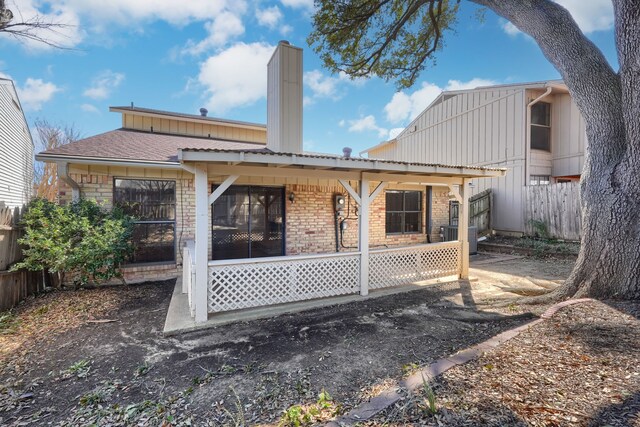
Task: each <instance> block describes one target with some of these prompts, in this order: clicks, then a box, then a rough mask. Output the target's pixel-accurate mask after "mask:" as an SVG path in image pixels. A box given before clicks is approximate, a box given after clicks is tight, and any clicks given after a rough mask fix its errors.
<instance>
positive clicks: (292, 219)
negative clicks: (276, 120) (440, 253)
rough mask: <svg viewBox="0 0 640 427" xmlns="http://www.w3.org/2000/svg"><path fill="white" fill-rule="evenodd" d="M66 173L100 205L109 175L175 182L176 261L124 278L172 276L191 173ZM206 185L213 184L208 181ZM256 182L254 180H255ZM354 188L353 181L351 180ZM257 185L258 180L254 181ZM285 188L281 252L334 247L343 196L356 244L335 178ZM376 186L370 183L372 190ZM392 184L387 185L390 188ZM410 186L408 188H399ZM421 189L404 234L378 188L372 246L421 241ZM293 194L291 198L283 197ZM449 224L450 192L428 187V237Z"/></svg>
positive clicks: (191, 208)
mask: <svg viewBox="0 0 640 427" xmlns="http://www.w3.org/2000/svg"><path fill="white" fill-rule="evenodd" d="M70 177H71V178H72V179H73V180H75V181H76V182H78V184H79V185H80V188H81V195H82V197H84V198H88V199H95V200H96V201H98V202H99V203H101V204H103V205H104V206H105V207H111V206H112V204H113V179H114V178H116V177H120V178H138V179H168V180H174V181H176V260H177V263H168V264H162V265H161V264H155V265H153V264H151V265H140V266H127V267H126V268H125V269H124V273H125V278H126V280H127V281H128V282H129V281H131V282H136V281H143V280H162V279H167V278H170V277H175V276H176V274H178V273H179V272H180V270H181V263H182V259H181V257H182V250H181V248H182V247H183V246H184V244H185V241H186V240H188V239H193V238H194V229H195V189H194V187H193V179H192V176H191V175H190V174H188V173H184V174H183V173H182V172H180V171H161V170H149V169H146V170H145V169H133V168H117V167H113V168H106V167H89V166H77V167H73V168H72V169H71V171H70ZM209 184H210V186H211V185H212V184H213V182H210V183H209ZM256 184H257V183H256ZM351 184H352V186H353V187H354V189H356V190H357V183H356V182H352V183H351ZM257 185H259V184H257ZM283 186H284V188H285V215H286V220H285V221H286V227H285V228H286V231H285V233H286V236H285V239H286V243H285V245H286V253H287V254H288V255H299V254H316V253H332V252H335V249H336V246H335V245H336V236H335V223H334V218H335V216H334V215H335V214H334V197H335V195H336V194H342V195H344V196H345V197H346V198H347V201H348V203H349V208H348V210H347V209H345V211H344V213H345V216H346V214H347V213H348V214H349V219H347V221H346V223H347V229H346V230H345V231H344V233H343V239H342V243H343V244H344V246H346V247H347V248H343V247H341V248H340V250H341V251H349V250H356V248H357V245H358V220H357V212H358V207H357V205H356V204H355V202H354V201H353V200H351V198H350V197H349V196H348V194H347V192H346V191H345V190H344V188H343V187H342V186H341V185H339V184H338V183H337V182H336V183H335V184H332V183H331V182H329V184H327V185H298V184H293V185H292V184H289V185H283ZM373 188H375V185H372V189H373ZM390 188H391V187H390ZM403 188H406V189H411V187H403ZM415 189H419V190H421V191H422V192H423V197H422V201H423V206H422V232H421V233H415V234H405V235H397V234H394V235H387V234H386V232H385V196H384V191H383V192H381V193H380V194H379V195H378V197H377V198H376V199H375V200H374V202H373V204H372V206H371V219H370V235H369V241H370V245H371V246H372V247H383V246H388V247H392V246H402V245H410V244H418V243H425V242H426V241H427V237H426V191H425V189H424V187H416V188H415ZM290 193H294V195H295V202H294V203H291V202H290V201H289V199H288V196H289V194H290ZM70 200H71V189H70V188H69V187H68V186H67V185H66V184H65V183H63V182H60V202H61V203H68V202H69V201H70ZM448 222H449V190H448V189H447V188H446V187H433V192H432V231H431V241H432V242H437V241H439V227H440V225H445V224H448ZM207 240H208V245H209V256H211V228H210V227H209V235H208V236H207Z"/></svg>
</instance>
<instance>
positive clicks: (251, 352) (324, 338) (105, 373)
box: [0, 257, 637, 426]
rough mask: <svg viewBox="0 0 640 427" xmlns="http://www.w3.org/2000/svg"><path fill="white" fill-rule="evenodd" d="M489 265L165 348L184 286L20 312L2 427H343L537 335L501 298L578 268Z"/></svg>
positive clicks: (120, 290)
mask: <svg viewBox="0 0 640 427" xmlns="http://www.w3.org/2000/svg"><path fill="white" fill-rule="evenodd" d="M477 259H480V258H477ZM484 261H487V262H485V263H484V264H483V263H480V264H481V265H477V266H476V267H475V268H474V269H473V270H472V274H477V275H478V276H479V277H480V276H482V277H480V280H478V281H477V282H471V283H468V282H461V283H453V284H439V285H433V286H430V287H428V288H424V289H421V290H418V291H413V292H407V293H403V294H397V295H392V296H387V297H380V298H376V299H371V300H367V301H361V302H355V303H351V304H344V305H339V306H333V307H328V308H322V309H316V310H311V311H307V312H304V313H299V314H295V315H283V316H279V317H275V318H271V319H265V320H258V321H251V322H242V323H235V324H231V325H227V326H221V327H218V328H213V329H209V330H206V331H200V332H194V333H189V334H184V335H182V336H178V337H164V336H162V334H161V330H162V326H163V323H164V318H165V315H166V310H167V307H168V304H169V300H170V296H171V292H172V290H173V286H174V283H173V282H172V281H169V282H159V283H147V284H143V285H137V286H135V285H132V286H127V287H112V288H104V289H94V290H86V291H62V292H54V293H50V294H46V295H44V296H41V297H38V298H34V299H31V300H29V301H27V302H26V303H25V304H23V305H22V306H20V307H19V308H18V309H17V310H16V311H15V312H14V315H13V319H14V322H13V325H12V326H11V327H9V328H5V329H0V331H4V335H0V345H1V347H0V348H2V350H1V351H0V375H1V377H0V425H9V426H17V425H54V426H56V425H60V426H61V425H65V426H67V425H73V426H76V425H77V426H80V425H91V424H95V425H152V426H158V425H176V426H177V425H216V426H220V425H276V424H278V423H281V422H282V423H284V424H286V422H287V421H292V420H293V419H294V418H296V417H297V418H296V419H299V420H302V422H303V423H307V424H312V423H313V422H314V421H319V420H322V419H329V418H331V417H334V416H336V415H338V414H341V413H343V412H344V411H346V410H348V409H350V408H352V407H354V406H355V405H357V404H359V403H361V402H362V401H365V400H366V399H368V398H369V397H371V396H373V395H375V394H377V392H378V391H379V390H381V389H383V388H384V387H385V386H386V385H387V384H389V383H392V382H394V381H395V380H397V379H398V378H400V377H402V376H403V375H405V374H407V373H408V372H410V371H412V370H414V369H416V368H417V367H418V366H421V365H424V364H428V363H430V362H433V361H435V360H437V359H438V358H441V357H445V356H448V355H450V354H453V353H455V352H457V351H459V350H461V349H464V348H466V347H469V346H471V345H473V344H476V343H478V342H481V341H484V340H486V339H487V338H489V337H491V336H493V335H496V334H497V333H500V332H502V331H504V330H507V329H510V328H513V327H516V326H519V325H521V324H523V323H525V322H528V321H530V320H531V319H533V318H534V317H535V314H534V313H539V312H540V311H541V310H543V309H544V307H534V308H530V307H519V306H515V305H514V306H509V307H502V308H496V307H494V306H492V303H493V302H494V301H496V300H501V299H502V298H507V297H508V293H505V292H503V291H502V290H501V286H504V284H503V283H502V282H503V281H504V280H512V281H514V282H515V281H517V278H518V277H520V275H524V276H527V277H530V276H534V277H541V278H544V279H546V280H558V279H561V278H562V277H565V276H566V274H567V273H568V272H569V271H570V268H571V264H570V263H566V262H565V261H558V262H552V261H549V263H540V262H538V261H537V260H532V259H528V258H521V259H507V260H503V261H501V262H495V263H491V259H490V257H489V258H487V259H485V260H484ZM505 278H506V279H505ZM513 296H514V295H513V294H511V297H513ZM43 307H46V309H45V308H43ZM78 307H81V309H78ZM626 326H627V325H626V324H625V327H626ZM543 338H544V337H543ZM636 356H637V354H636V355H635V356H633V357H636ZM616 360H617V359H615V358H614V359H612V360H611V363H615V361H616ZM636 360H637V357H636ZM323 391H324V392H325V393H323ZM319 395H320V397H319ZM439 396H440V393H439ZM296 411H298V412H301V414H302V415H300V416H299V417H298V416H297V413H298V412H296ZM305 414H306V415H305ZM427 421H428V422H431V421H430V420H427ZM393 422H401V421H393Z"/></svg>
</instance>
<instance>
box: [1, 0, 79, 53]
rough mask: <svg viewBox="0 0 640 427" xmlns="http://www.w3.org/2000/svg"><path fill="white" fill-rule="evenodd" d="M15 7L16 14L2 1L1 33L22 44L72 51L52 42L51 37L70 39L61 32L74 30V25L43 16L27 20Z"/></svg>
mask: <svg viewBox="0 0 640 427" xmlns="http://www.w3.org/2000/svg"><path fill="white" fill-rule="evenodd" d="M14 6H15V12H16V13H14V11H12V10H11V9H9V8H8V7H7V6H6V5H5V0H0V33H6V34H8V35H10V36H12V37H13V38H15V39H16V40H18V41H20V42H24V41H25V40H32V41H35V42H38V43H42V44H45V45H47V46H51V47H54V48H56V49H65V50H72V48H70V47H68V46H64V45H63V44H60V43H58V42H55V41H52V37H51V36H54V35H55V36H58V38H60V37H62V38H68V37H67V36H66V35H65V34H64V32H63V31H61V30H64V29H68V28H73V27H74V26H73V25H69V24H64V23H61V22H55V21H52V20H47V19H45V18H44V17H43V16H41V15H35V16H33V17H31V18H27V19H25V18H24V17H23V15H22V12H21V11H20V9H19V8H18V7H17V6H16V5H15V4H14ZM16 15H17V16H16Z"/></svg>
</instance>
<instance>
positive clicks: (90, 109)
mask: <svg viewBox="0 0 640 427" xmlns="http://www.w3.org/2000/svg"><path fill="white" fill-rule="evenodd" d="M80 109H81V110H82V111H84V112H86V113H94V114H99V113H100V110H98V109H97V108H96V106H95V105H92V104H82V105H81V106H80Z"/></svg>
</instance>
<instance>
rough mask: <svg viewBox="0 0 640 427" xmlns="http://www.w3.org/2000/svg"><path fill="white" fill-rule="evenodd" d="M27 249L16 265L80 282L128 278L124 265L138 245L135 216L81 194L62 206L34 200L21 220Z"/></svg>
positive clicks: (76, 283)
mask: <svg viewBox="0 0 640 427" xmlns="http://www.w3.org/2000/svg"><path fill="white" fill-rule="evenodd" d="M21 224H22V226H23V227H24V230H25V236H24V237H23V238H21V239H20V240H18V241H19V242H20V244H22V245H24V246H25V247H26V249H25V250H24V251H23V253H24V256H25V258H24V260H23V261H21V262H20V263H18V264H16V265H15V266H14V267H13V269H14V270H17V269H20V268H25V269H27V270H31V271H40V270H45V271H47V272H49V273H52V274H55V275H56V276H57V279H58V283H59V284H62V283H64V282H65V281H67V282H72V283H74V284H75V285H86V284H87V283H89V282H93V283H100V282H103V281H105V280H109V279H111V278H113V277H119V278H122V274H121V272H120V266H121V265H122V264H123V263H124V262H125V261H127V259H128V258H129V256H130V255H131V253H132V251H133V246H132V245H131V242H130V240H131V234H132V230H133V222H132V218H131V217H129V216H127V215H125V214H124V213H123V212H122V211H121V210H119V209H113V210H105V209H103V208H101V207H100V206H99V205H98V204H97V203H96V202H95V201H92V200H78V201H76V202H73V203H70V204H68V205H64V206H59V205H57V204H55V203H52V202H50V201H48V200H46V199H36V200H33V201H32V202H31V203H29V205H28V206H27V210H26V212H25V213H24V215H23V217H22V221H21Z"/></svg>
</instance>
